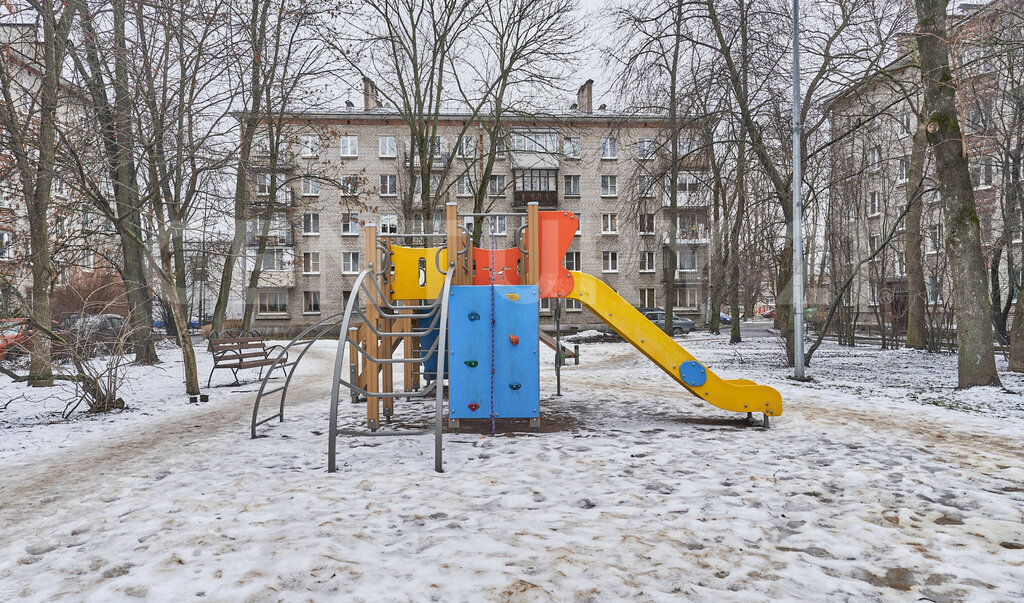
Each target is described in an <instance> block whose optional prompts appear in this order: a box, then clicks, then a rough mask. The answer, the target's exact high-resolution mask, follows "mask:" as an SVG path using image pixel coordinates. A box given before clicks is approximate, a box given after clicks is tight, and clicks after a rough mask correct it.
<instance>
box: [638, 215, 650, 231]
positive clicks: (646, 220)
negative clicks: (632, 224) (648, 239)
mask: <svg viewBox="0 0 1024 603" xmlns="http://www.w3.org/2000/svg"><path fill="white" fill-rule="evenodd" d="M637 219H638V220H639V222H640V225H639V230H640V234H642V235H652V234H654V214H640V215H639V216H637Z"/></svg>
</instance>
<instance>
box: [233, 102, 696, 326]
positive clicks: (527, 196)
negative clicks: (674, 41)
mask: <svg viewBox="0 0 1024 603" xmlns="http://www.w3.org/2000/svg"><path fill="white" fill-rule="evenodd" d="M364 85H365V94H364V109H363V110H361V111H360V110H357V109H355V108H354V107H352V106H351V105H350V106H349V107H348V108H347V109H346V110H345V111H339V112H323V113H319V112H307V113H302V114H299V115H294V116H292V117H291V118H290V119H289V122H288V126H287V128H282V130H287V131H288V134H287V135H286V136H282V139H287V141H288V145H289V146H288V150H287V152H284V153H282V152H279V153H278V154H277V156H278V157H283V158H284V159H281V160H278V161H277V164H276V165H271V164H270V163H269V162H267V161H264V162H263V164H262V165H261V164H260V162H259V161H260V156H259V153H265V150H258V151H256V154H257V156H256V157H255V159H256V161H254V162H253V165H254V167H253V173H252V180H253V181H254V182H255V185H254V186H253V189H252V195H251V199H252V201H253V207H254V208H256V209H260V208H263V207H265V205H263V204H265V203H266V202H267V197H268V195H269V194H270V193H271V190H270V189H271V183H272V179H271V176H270V175H271V173H275V174H276V176H275V178H273V182H274V187H273V188H275V189H276V190H275V191H274V194H275V196H276V203H275V207H276V208H278V209H279V211H276V210H275V212H274V213H273V215H272V216H271V217H270V218H269V219H270V221H271V224H270V235H269V238H268V241H267V245H268V247H267V251H266V253H265V254H264V257H263V260H262V262H263V264H262V266H263V272H262V274H261V275H260V278H259V285H258V287H257V291H256V292H255V296H254V298H255V303H256V308H255V314H254V318H255V320H254V327H255V328H257V329H259V330H261V332H265V333H279V334H287V333H294V332H295V331H297V330H299V329H300V328H301V327H302V326H303V325H308V324H311V323H313V322H316V321H317V320H319V319H320V318H322V317H323V316H326V315H329V314H332V313H335V312H340V311H341V310H343V308H344V303H345V300H346V299H347V296H348V294H349V293H350V291H351V289H352V284H353V281H354V280H355V277H356V275H357V274H358V273H359V271H360V270H361V269H362V268H363V267H364V266H365V265H366V258H364V257H362V255H363V249H364V247H363V235H362V233H363V227H364V226H366V225H376V226H378V227H379V232H380V233H381V234H386V233H389V232H390V233H394V232H416V233H419V232H423V231H424V230H425V229H424V224H423V218H422V217H421V216H420V215H414V216H411V217H410V219H409V220H406V219H405V218H404V217H403V212H402V211H401V202H400V199H401V198H402V197H403V196H404V193H405V191H407V187H408V186H410V185H411V186H413V187H416V190H417V191H418V190H419V189H418V187H419V186H420V185H419V183H418V182H412V183H410V182H409V180H410V177H409V162H410V161H412V162H416V161H417V159H416V157H415V156H414V153H411V152H410V148H409V142H408V141H409V129H408V126H407V125H406V124H405V122H403V121H402V119H401V118H400V117H399V116H398V114H397V113H396V112H394V111H392V110H389V109H387V108H383V107H380V106H378V103H377V100H376V94H375V90H374V88H373V85H372V83H370V82H365V83H364ZM591 99H592V82H587V83H586V84H585V85H584V86H582V87H581V88H580V91H579V94H578V97H577V103H576V104H574V105H572V107H571V108H570V109H568V110H565V111H560V112H556V113H552V114H544V115H543V116H542V117H537V118H533V119H514V120H511V121H509V122H508V128H507V134H506V135H505V136H504V140H502V141H501V143H499V149H500V152H499V153H498V154H497V156H496V157H497V158H496V162H495V167H494V171H493V175H492V176H491V178H490V180H489V182H488V191H487V199H486V201H485V208H486V209H487V211H489V212H495V213H498V212H524V213H525V211H526V205H527V202H529V201H538V202H539V204H540V208H541V210H552V209H558V210H562V211H571V212H574V213H576V214H577V215H578V216H579V218H580V231H579V233H578V236H577V237H576V238H575V240H574V241H573V243H572V246H571V248H570V251H569V252H568V254H567V255H566V258H565V265H566V266H567V267H568V268H570V269H574V270H582V271H584V272H588V273H590V274H595V275H598V276H600V277H601V278H602V279H603V280H604V281H605V282H607V283H608V284H609V285H610V286H612V287H613V288H614V289H616V290H617V291H618V292H619V293H620V294H621V295H622V296H623V297H625V298H626V299H627V300H630V301H631V302H632V303H634V304H635V305H637V306H663V304H664V299H663V296H664V290H663V282H664V278H665V266H666V261H665V260H666V254H667V253H669V250H668V248H667V247H668V246H667V243H668V231H669V228H670V224H669V223H668V218H667V213H666V210H665V206H667V205H668V197H667V194H666V192H665V190H666V188H667V187H666V186H665V184H666V182H665V178H663V177H657V178H655V177H653V176H650V174H657V173H659V166H663V165H664V164H665V162H666V161H667V160H668V157H667V156H666V153H665V152H664V151H663V150H662V149H663V148H665V147H667V145H666V144H665V142H664V139H665V130H666V120H665V118H664V117H663V116H655V115H630V114H624V113H616V112H613V111H609V110H607V109H606V108H605V106H604V105H601V106H600V107H599V108H598V109H597V110H596V111H595V110H594V109H593V107H592V101H591ZM467 120H468V117H467V116H466V115H463V114H459V113H450V114H446V115H443V116H442V117H441V118H440V122H439V125H438V130H437V134H438V136H437V140H435V141H434V144H433V148H434V149H435V151H434V160H433V166H434V168H435V170H436V172H437V175H436V176H432V177H431V182H430V183H429V186H430V191H431V194H437V195H438V201H439V203H437V205H436V206H437V207H443V205H444V202H450V201H455V202H457V203H458V205H459V209H460V212H472V208H473V190H472V184H473V182H474V181H475V178H476V174H477V173H479V170H480V163H481V162H480V161H478V155H479V153H478V149H485V148H489V141H488V140H487V139H486V134H485V133H484V129H483V128H481V127H480V125H481V124H479V123H467ZM686 132H687V133H683V134H681V135H680V147H681V149H682V150H681V154H682V153H686V156H685V158H684V160H683V164H684V165H685V166H686V169H685V170H684V171H683V172H682V174H681V176H680V179H679V180H680V187H679V188H680V193H679V206H680V210H679V231H680V234H679V244H678V248H677V252H678V255H677V257H678V260H677V261H678V268H679V269H678V276H677V282H678V283H679V287H678V293H677V299H676V307H677V308H678V313H679V314H681V315H688V316H691V317H693V318H695V319H697V322H698V323H699V324H703V322H704V320H703V316H704V312H705V310H706V305H707V301H706V300H707V285H706V275H707V271H708V261H709V260H708V234H707V232H708V230H707V227H708V219H709V203H710V200H709V196H708V194H707V192H706V190H707V189H706V187H705V186H704V184H703V180H704V172H705V170H706V162H705V160H704V159H703V155H702V152H703V151H702V150H701V148H700V147H701V145H700V144H698V143H697V138H696V133H695V132H696V129H695V128H687V129H686ZM689 132H693V133H692V134H691V133H689ZM460 138H461V140H460ZM501 144H503V145H504V146H503V147H501ZM267 147H268V141H266V140H257V141H256V142H255V143H254V149H266V148H267ZM446 165H447V166H449V169H448V170H447V174H448V176H447V180H448V181H447V182H441V180H440V175H441V173H442V172H443V171H444V170H443V168H444V167H445V166H446ZM278 183H283V185H279V184H278ZM417 200H418V194H417ZM262 213H263V215H266V213H267V212H266V211H263V212H262ZM417 214H418V212H417ZM471 220H472V218H467V223H466V226H468V227H471V226H472V221H471ZM441 224H442V217H441V216H440V215H437V216H435V217H434V224H433V225H432V226H433V228H430V227H428V228H426V230H433V231H438V230H441V229H442V227H441ZM520 224H521V221H520V218H518V217H500V218H495V219H494V223H493V225H492V224H489V223H485V224H484V225H483V236H482V237H481V241H480V247H481V248H489V247H491V246H492V244H493V246H494V247H495V248H506V247H512V246H513V245H514V242H513V240H514V234H515V232H516V231H517V230H518V229H519V227H520ZM259 227H260V224H259V223H258V220H255V219H254V220H250V222H249V230H250V235H249V238H248V241H247V243H248V246H247V255H248V257H247V261H246V264H245V266H246V267H245V268H244V272H245V276H246V278H248V275H249V273H250V271H251V268H252V267H253V265H254V259H255V252H256V245H257V243H258V242H259V241H258V238H257V236H256V233H257V232H260V230H259ZM492 228H493V230H494V234H493V241H492V234H491V230H492ZM552 301H553V300H543V303H542V308H541V312H542V315H543V316H547V317H550V316H551V313H552V305H551V302H552ZM562 303H564V304H565V306H564V312H563V322H564V323H566V324H569V325H575V326H582V325H588V324H596V323H597V321H596V319H594V318H593V317H591V316H589V314H588V313H585V312H583V309H582V308H581V307H580V305H579V303H578V302H575V301H573V300H563V301H562Z"/></svg>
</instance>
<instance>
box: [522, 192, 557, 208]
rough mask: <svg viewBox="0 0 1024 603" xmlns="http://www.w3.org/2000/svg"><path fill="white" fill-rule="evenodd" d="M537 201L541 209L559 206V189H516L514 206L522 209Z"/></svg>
mask: <svg viewBox="0 0 1024 603" xmlns="http://www.w3.org/2000/svg"><path fill="white" fill-rule="evenodd" d="M534 201H536V202H537V205H539V206H540V208H541V209H544V208H549V209H550V208H555V207H558V191H515V192H514V193H513V194H512V207H514V208H516V209H520V208H523V207H526V206H527V205H528V204H530V203H532V202H534Z"/></svg>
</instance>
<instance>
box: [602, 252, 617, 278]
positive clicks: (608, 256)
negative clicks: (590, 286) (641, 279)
mask: <svg viewBox="0 0 1024 603" xmlns="http://www.w3.org/2000/svg"><path fill="white" fill-rule="evenodd" d="M601 272H602V273H603V274H617V273H618V272H619V252H618V251H614V250H607V251H602V252H601Z"/></svg>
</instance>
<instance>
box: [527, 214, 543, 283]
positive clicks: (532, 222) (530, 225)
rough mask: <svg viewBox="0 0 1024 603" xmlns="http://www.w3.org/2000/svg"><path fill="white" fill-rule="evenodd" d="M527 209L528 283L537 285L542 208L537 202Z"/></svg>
mask: <svg viewBox="0 0 1024 603" xmlns="http://www.w3.org/2000/svg"><path fill="white" fill-rule="evenodd" d="M526 207H527V209H526V226H527V231H526V251H527V253H528V254H529V255H527V257H526V283H525V284H527V285H536V284H537V283H538V279H539V277H540V206H539V205H538V204H537V202H536V201H531V202H530V203H529V204H527V206H526Z"/></svg>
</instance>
